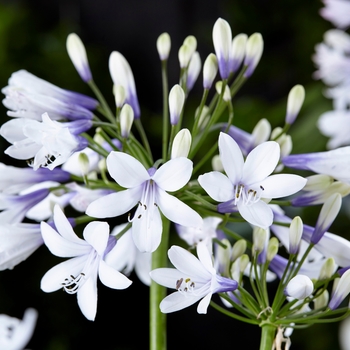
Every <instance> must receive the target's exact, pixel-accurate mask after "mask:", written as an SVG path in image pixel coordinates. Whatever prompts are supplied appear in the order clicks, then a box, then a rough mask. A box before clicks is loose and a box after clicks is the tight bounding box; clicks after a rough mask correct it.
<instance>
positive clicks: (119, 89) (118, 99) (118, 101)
mask: <svg viewBox="0 0 350 350" xmlns="http://www.w3.org/2000/svg"><path fill="white" fill-rule="evenodd" d="M113 93H114V97H115V105H116V106H117V107H118V108H121V107H123V105H124V103H125V98H126V94H125V89H124V87H123V86H121V85H118V86H115V85H114V86H113Z"/></svg>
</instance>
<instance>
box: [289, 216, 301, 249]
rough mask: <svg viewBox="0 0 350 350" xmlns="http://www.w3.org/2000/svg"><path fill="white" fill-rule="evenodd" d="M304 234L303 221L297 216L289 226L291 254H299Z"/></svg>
mask: <svg viewBox="0 0 350 350" xmlns="http://www.w3.org/2000/svg"><path fill="white" fill-rule="evenodd" d="M302 234H303V221H302V220H301V218H300V216H296V217H294V219H293V220H292V222H291V223H290V226H289V254H298V252H299V248H300V241H301V236H302Z"/></svg>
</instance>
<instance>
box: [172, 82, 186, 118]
mask: <svg viewBox="0 0 350 350" xmlns="http://www.w3.org/2000/svg"><path fill="white" fill-rule="evenodd" d="M184 103H185V93H184V91H183V90H182V87H181V86H180V85H179V84H176V85H174V86H173V87H172V89H171V90H170V92H169V111H170V122H171V124H172V125H176V124H177V123H178V122H179V118H180V114H181V112H182V108H183V106H184Z"/></svg>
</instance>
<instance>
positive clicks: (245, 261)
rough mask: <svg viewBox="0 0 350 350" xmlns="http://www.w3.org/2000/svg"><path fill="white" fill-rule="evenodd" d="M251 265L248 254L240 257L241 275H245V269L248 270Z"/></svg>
mask: <svg viewBox="0 0 350 350" xmlns="http://www.w3.org/2000/svg"><path fill="white" fill-rule="evenodd" d="M248 264H249V256H248V254H243V255H241V256H240V258H239V269H240V271H241V273H243V272H244V271H245V269H246V268H247V266H248Z"/></svg>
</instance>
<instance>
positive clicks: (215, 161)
mask: <svg viewBox="0 0 350 350" xmlns="http://www.w3.org/2000/svg"><path fill="white" fill-rule="evenodd" d="M211 167H212V168H213V170H214V171H220V172H222V171H224V167H223V166H222V161H221V158H220V156H219V155H218V154H217V155H215V156H214V157H213V158H212V160H211Z"/></svg>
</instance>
